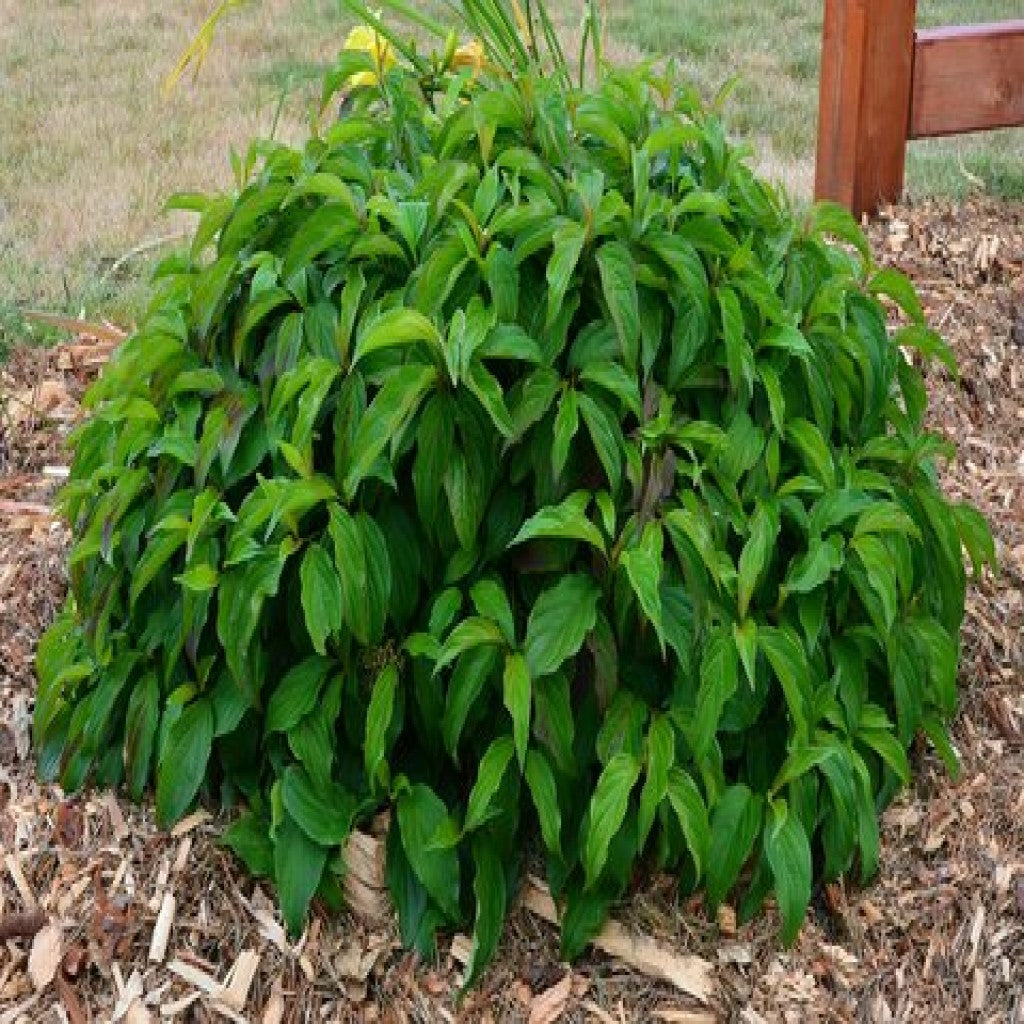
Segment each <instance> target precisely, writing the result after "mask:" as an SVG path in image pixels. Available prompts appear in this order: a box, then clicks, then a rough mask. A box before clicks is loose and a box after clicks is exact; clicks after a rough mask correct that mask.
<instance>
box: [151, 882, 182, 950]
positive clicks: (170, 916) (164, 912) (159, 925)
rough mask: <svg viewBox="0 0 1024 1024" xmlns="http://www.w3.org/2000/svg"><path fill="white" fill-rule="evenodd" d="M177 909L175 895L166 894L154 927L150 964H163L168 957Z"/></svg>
mask: <svg viewBox="0 0 1024 1024" xmlns="http://www.w3.org/2000/svg"><path fill="white" fill-rule="evenodd" d="M176 908H177V901H176V900H175V898H174V895H173V894H172V893H170V892H165V893H164V898H163V900H162V901H161V903H160V913H159V914H157V918H156V924H155V925H153V937H152V939H151V940H150V943H149V961H150V963H163V961H164V957H166V956H167V943H168V940H169V939H170V937H171V928H172V927H173V925H174V913H175V910H176Z"/></svg>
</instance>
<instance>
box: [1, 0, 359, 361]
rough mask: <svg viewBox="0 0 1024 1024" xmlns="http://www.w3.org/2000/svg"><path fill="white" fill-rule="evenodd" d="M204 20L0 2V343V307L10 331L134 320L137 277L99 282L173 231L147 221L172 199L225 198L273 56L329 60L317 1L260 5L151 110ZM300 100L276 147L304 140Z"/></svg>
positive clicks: (102, 6) (167, 11) (183, 8)
mask: <svg viewBox="0 0 1024 1024" xmlns="http://www.w3.org/2000/svg"><path fill="white" fill-rule="evenodd" d="M209 7H210V4H209V2H208V0H183V2H181V3H174V4H164V3H159V2H156V0H146V2H133V3H122V2H119V0H89V2H87V3H74V2H63V3H53V4H41V3H40V4H37V3H24V2H23V0H0V76H2V81H0V138H2V139H3V143H2V144H0V341H2V335H3V331H4V327H5V317H4V307H5V306H7V317H6V326H7V328H8V329H10V328H11V320H12V319H13V317H12V315H11V314H12V310H11V306H13V305H15V304H17V305H19V306H20V305H35V306H38V305H43V306H46V307H49V308H55V307H56V308H63V309H65V310H66V311H67V312H80V311H81V309H82V307H87V308H95V307H96V306H97V305H99V306H100V307H101V308H102V309H103V311H104V312H105V313H106V314H107V315H111V316H117V315H119V314H122V315H130V314H131V313H134V312H135V311H136V309H137V308H138V303H139V290H138V287H137V281H138V268H137V267H136V266H135V265H133V264H132V263H131V262H129V263H128V264H126V265H124V268H123V269H124V271H125V273H124V275H123V277H122V278H121V279H120V280H111V279H110V278H109V276H107V271H109V269H110V267H111V265H112V264H113V263H114V261H116V260H117V259H118V258H120V257H121V256H123V255H124V254H125V253H126V252H128V251H129V250H131V249H132V248H134V247H135V246H139V245H144V244H146V243H148V242H150V241H151V240H153V239H155V238H159V237H163V236H166V235H168V234H172V233H174V231H175V230H176V228H177V229H180V225H177V226H176V225H175V224H174V223H173V222H171V221H169V220H168V219H166V218H162V217H161V216H160V210H161V207H162V205H163V203H164V201H165V200H166V198H167V196H168V195H170V194H171V193H172V192H174V191H176V190H180V189H186V188H188V189H195V188H199V189H206V188H212V187H216V186H221V185H224V184H226V183H227V181H228V180H229V176H230V171H229V167H228V160H227V155H228V148H229V146H232V145H234V146H236V147H240V148H242V147H244V145H245V144H246V141H247V140H248V139H249V138H251V137H252V136H254V135H257V134H265V133H267V132H268V131H269V129H270V127H271V125H272V123H273V120H274V114H275V111H276V108H277V104H278V101H279V97H280V93H281V90H280V87H279V86H278V84H277V83H278V82H280V81H282V80H283V78H284V77H286V75H287V71H288V70H289V68H286V67H285V66H284V65H283V64H282V55H289V57H290V58H291V59H293V60H302V61H304V62H306V63H307V64H308V65H313V66H316V63H317V62H318V61H323V60H325V59H327V58H328V57H329V56H330V55H331V53H332V51H336V49H337V47H338V40H339V37H340V33H341V23H340V20H339V17H338V15H337V14H336V13H335V11H336V5H335V4H333V3H331V2H330V0H321V2H317V0H300V2H298V3H296V2H295V0H262V2H260V3H257V4H253V5H251V6H250V7H248V8H246V9H244V10H243V11H241V12H240V13H239V14H238V15H236V16H235V17H233V18H232V19H231V23H230V26H229V31H226V32H224V33H222V34H221V37H220V39H219V41H218V46H217V49H216V51H215V52H214V53H213V54H212V55H211V58H210V60H209V61H208V62H207V64H206V66H205V67H204V69H203V73H202V74H201V75H200V76H199V77H198V78H197V79H196V80H195V81H194V82H193V81H192V80H191V79H186V80H185V81H184V82H183V84H182V85H181V86H180V87H179V88H178V89H177V90H176V91H175V92H174V93H172V94H171V95H170V96H165V95H163V94H162V91H161V83H162V80H163V78H164V76H165V75H166V74H167V72H168V71H169V70H170V69H171V68H172V67H173V65H174V62H175V60H176V58H177V55H178V54H179V53H180V52H181V51H182V50H183V48H184V46H185V45H186V44H187V42H188V41H189V39H190V38H191V37H192V35H193V34H194V32H195V30H196V28H197V26H198V25H199V23H200V22H201V20H202V17H203V15H204V14H205V12H207V11H208V10H209ZM283 68H284V70H282V69H283ZM303 95H304V93H303V92H302V90H299V93H298V94H297V95H296V96H295V97H293V100H292V102H290V103H288V104H286V106H285V109H284V111H283V116H282V119H281V123H280V126H279V134H280V135H282V136H284V137H300V136H301V133H302V129H303V122H302V118H303V116H304V115H303V111H304V109H305V102H304V99H303V98H302V96H303ZM147 255H149V256H151V255H152V253H151V252H147Z"/></svg>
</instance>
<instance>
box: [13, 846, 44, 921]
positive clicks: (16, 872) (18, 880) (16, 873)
mask: <svg viewBox="0 0 1024 1024" xmlns="http://www.w3.org/2000/svg"><path fill="white" fill-rule="evenodd" d="M4 865H5V866H6V868H7V873H8V874H9V875H10V876H11V881H12V882H13V883H14V888H15V889H17V890H18V895H19V896H21V898H22V900H23V901H24V903H25V909H26V910H38V909H39V901H38V900H37V899H36V894H35V893H34V892H33V891H32V886H31V885H29V884H28V879H27V878H26V877H25V872H24V871H23V870H22V867H21V861H20V860H19V859H18V858H17V857H16V856H15V855H14V854H13V853H6V854H4Z"/></svg>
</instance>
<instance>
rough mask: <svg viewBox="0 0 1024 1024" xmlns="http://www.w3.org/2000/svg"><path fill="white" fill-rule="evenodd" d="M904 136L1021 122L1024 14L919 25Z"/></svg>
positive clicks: (1023, 112)
mask: <svg viewBox="0 0 1024 1024" xmlns="http://www.w3.org/2000/svg"><path fill="white" fill-rule="evenodd" d="M914 49H915V54H914V86H913V102H912V104H911V109H910V129H909V133H908V135H909V137H910V138H912V139H924V138H931V137H934V136H939V135H955V134H960V133H962V132H974V131H983V130H986V129H990V128H1014V127H1020V126H1024V19H1018V20H1016V21H1004V22H995V23H992V24H988V25H963V26H957V27H950V28H937V29H927V30H922V31H920V32H918V33H917V41H916V44H915V48H914Z"/></svg>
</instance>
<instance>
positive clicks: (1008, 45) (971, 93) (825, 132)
mask: <svg viewBox="0 0 1024 1024" xmlns="http://www.w3.org/2000/svg"><path fill="white" fill-rule="evenodd" d="M916 6H917V5H916V0H825V22H824V31H823V37H822V61H821V92H820V104H819V116H818V154H817V170H816V175H815V194H816V195H817V197H818V198H819V199H833V200H836V201H837V202H841V203H843V204H844V205H846V206H849V207H850V208H851V209H852V210H853V211H854V212H855V213H857V214H858V215H859V214H861V213H865V212H867V213H873V212H874V211H875V210H876V209H877V208H878V205H879V204H880V203H886V202H895V201H897V200H899V198H900V196H901V194H902V192H903V174H904V163H905V158H906V147H907V141H908V140H909V139H924V138H932V137H935V136H939V135H954V134H959V133H962V132H973V131H985V130H988V129H993V128H1009V127H1017V126H1024V19H1020V20H1016V21H1003V22H995V23H992V24H987V25H964V26H955V27H948V28H939V29H917V28H916V27H915V19H916V13H917V12H916Z"/></svg>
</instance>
